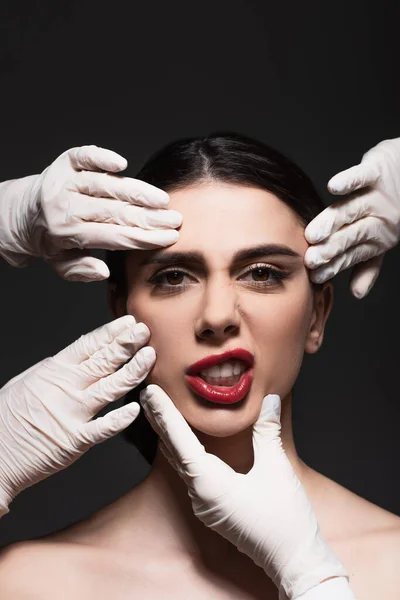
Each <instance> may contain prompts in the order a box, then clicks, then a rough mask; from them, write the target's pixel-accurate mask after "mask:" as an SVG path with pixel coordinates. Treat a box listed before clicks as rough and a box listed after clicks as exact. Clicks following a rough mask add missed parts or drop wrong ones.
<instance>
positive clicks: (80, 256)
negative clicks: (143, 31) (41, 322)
mask: <svg viewBox="0 0 400 600" xmlns="http://www.w3.org/2000/svg"><path fill="white" fill-rule="evenodd" d="M126 167H127V161H126V160H125V158H123V157H122V156H120V155H119V154H116V153H115V152H112V151H111V150H106V149H104V148H98V147H97V146H82V147H80V148H71V149H70V150H67V151H66V152H64V153H63V154H61V155H60V156H59V157H58V158H57V159H56V160H55V161H54V162H53V163H52V164H51V165H50V166H49V167H48V168H47V169H45V171H43V173H42V174H41V175H32V176H30V177H25V178H23V179H16V180H12V181H5V182H3V183H1V184H0V256H3V258H5V260H7V261H8V262H9V263H10V264H11V265H14V266H24V265H25V264H26V263H27V261H28V258H29V256H38V257H42V258H44V259H45V260H46V262H48V263H49V264H50V265H51V266H52V267H53V268H54V269H55V271H56V272H57V273H58V274H59V275H60V276H61V277H63V278H64V279H69V280H71V281H98V280H100V279H106V278H107V277H108V276H109V274H110V273H109V270H108V267H107V265H106V264H105V262H103V261H102V260H100V259H98V258H94V257H93V256H91V254H90V251H89V249H90V248H102V249H105V250H131V249H143V250H147V249H153V248H157V247H165V246H169V245H170V244H173V243H175V242H176V241H177V240H178V237H179V234H178V232H177V231H175V230H174V229H173V228H175V227H179V225H180V224H181V223H182V217H181V215H180V213H178V212H177V211H173V210H166V207H167V205H168V202H169V196H168V194H167V193H166V192H164V191H163V190H161V189H159V188H157V187H155V186H153V185H150V184H148V183H145V182H144V181H140V180H138V179H131V178H130V177H122V176H118V175H114V174H113V173H117V172H119V171H123V170H124V169H126ZM103 171H109V173H105V172H103Z"/></svg>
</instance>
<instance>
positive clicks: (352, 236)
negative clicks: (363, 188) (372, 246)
mask: <svg viewBox="0 0 400 600" xmlns="http://www.w3.org/2000/svg"><path fill="white" fill-rule="evenodd" d="M383 226H384V225H383V222H382V221H381V220H380V219H377V218H376V217H364V218H363V219H359V220H358V221H355V222H354V223H350V225H344V226H343V227H342V228H341V229H339V231H336V233H333V234H332V235H331V236H330V237H329V239H328V240H326V241H325V242H323V243H321V244H317V245H314V246H310V247H309V248H307V251H306V253H305V255H304V263H305V265H306V266H307V267H308V268H309V269H316V268H317V267H320V266H321V265H324V264H326V263H328V262H329V261H331V260H332V259H333V258H334V257H335V256H338V255H339V254H343V252H345V251H346V250H347V249H348V248H350V247H352V246H356V245H358V244H361V243H362V242H367V241H368V240H370V239H372V240H375V239H381V237H382V236H381V235H380V230H381V229H382V228H383Z"/></svg>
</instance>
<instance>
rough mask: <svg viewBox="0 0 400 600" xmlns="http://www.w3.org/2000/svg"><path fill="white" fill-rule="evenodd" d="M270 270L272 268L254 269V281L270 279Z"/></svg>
mask: <svg viewBox="0 0 400 600" xmlns="http://www.w3.org/2000/svg"><path fill="white" fill-rule="evenodd" d="M269 271H270V269H266V268H260V267H258V268H257V269H253V271H252V275H253V279H254V281H268V279H269V275H270V274H269Z"/></svg>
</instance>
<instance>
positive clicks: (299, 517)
mask: <svg viewBox="0 0 400 600" xmlns="http://www.w3.org/2000/svg"><path fill="white" fill-rule="evenodd" d="M140 399H141V405H142V407H143V410H144V411H145V414H146V416H147V418H148V420H149V422H150V423H151V425H152V427H153V429H154V430H155V431H156V433H157V434H158V435H159V436H160V442H159V444H160V445H159V447H160V450H161V451H162V452H163V454H164V455H165V457H166V458H167V460H168V461H169V463H170V464H171V466H172V467H173V468H174V469H175V470H176V471H177V472H178V474H179V475H180V476H181V477H182V479H183V480H184V481H185V483H186V485H187V487H188V493H189V496H190V498H191V501H192V507H193V511H194V514H195V515H196V516H197V517H198V518H199V519H200V520H201V521H202V522H203V523H204V524H205V525H206V526H207V527H210V528H211V529H213V530H214V531H216V532H217V533H219V534H220V535H222V536H223V537H224V538H226V539H227V540H229V541H230V542H231V543H232V544H234V545H235V546H236V547H237V548H238V550H240V552H243V553H245V554H247V555H248V556H249V557H250V558H251V559H252V560H253V561H254V562H255V563H256V564H257V565H258V566H259V567H261V568H262V569H263V570H264V571H265V573H266V574H267V575H268V576H269V577H270V578H271V579H272V580H273V582H274V583H275V585H276V586H277V587H278V588H279V590H280V595H279V597H280V598H286V597H287V598H289V599H290V600H292V599H294V598H298V597H299V596H300V595H301V594H304V596H301V600H308V599H311V598H315V600H316V599H317V598H324V599H327V598H331V597H334V598H335V600H341V599H342V598H343V599H344V598H346V599H347V598H348V599H349V600H350V599H354V595H353V594H352V592H351V590H350V588H349V584H348V574H347V571H346V570H345V568H344V567H343V565H342V563H341V562H340V560H339V559H338V557H337V556H336V555H335V553H334V552H333V550H332V549H331V548H330V547H329V546H328V545H327V544H326V542H325V541H324V539H323V537H322V534H321V533H320V531H319V528H318V523H317V520H316V517H315V515H314V511H313V508H312V506H311V503H310V501H309V500H308V497H307V495H306V493H305V490H304V488H303V486H302V484H301V482H300V481H299V479H298V478H297V476H296V474H295V473H294V471H293V468H292V466H291V464H290V461H289V459H288V458H287V456H286V454H285V451H284V450H283V448H282V440H281V436H280V429H281V425H280V410H281V402H280V398H279V396H276V395H273V394H270V395H269V396H266V397H265V398H264V401H263V406H262V409H261V412H260V416H259V418H258V420H257V422H256V423H255V424H254V427H253V449H254V465H253V467H252V469H251V470H250V471H249V472H248V473H247V474H242V473H236V472H235V471H234V470H233V469H232V468H231V467H229V466H228V465H227V464H226V463H225V462H223V461H222V460H220V459H219V458H218V457H217V456H215V455H213V454H209V453H207V452H206V450H205V448H204V446H203V445H202V444H200V442H199V440H198V439H197V437H196V436H195V434H194V433H193V431H192V430H191V428H190V427H189V425H188V423H187V422H186V421H185V419H184V417H183V416H182V414H181V413H180V412H179V411H178V409H177V408H176V407H175V405H174V404H173V402H172V400H171V399H170V398H169V396H168V395H167V394H166V393H165V392H164V391H163V390H162V389H161V388H160V387H159V386H157V385H149V386H147V387H146V388H145V390H143V391H142V392H141V395H140ZM330 577H335V578H340V581H335V579H331V580H329V581H326V582H325V583H321V582H322V581H324V580H325V579H328V578H330ZM343 578H344V579H343ZM332 585H334V586H335V588H336V595H335V596H333V595H329V588H331V587H332ZM316 587H318V588H319V587H321V590H320V591H321V595H318V594H317V592H316V589H315V588H316ZM340 588H341V591H340ZM285 594H286V596H285ZM307 594H310V595H307Z"/></svg>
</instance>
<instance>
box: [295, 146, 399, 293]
mask: <svg viewBox="0 0 400 600" xmlns="http://www.w3.org/2000/svg"><path fill="white" fill-rule="evenodd" d="M328 189H329V191H330V192H331V193H332V194H339V195H346V194H350V196H349V197H347V198H344V199H342V200H340V201H339V202H335V203H334V204H332V205H331V206H329V207H328V208H326V209H325V210H324V211H323V212H321V213H320V214H319V215H317V217H315V219H313V220H312V221H311V223H309V224H308V226H307V227H306V230H305V237H306V240H307V241H308V242H309V243H310V244H315V245H314V246H311V247H310V248H308V249H307V252H306V254H305V264H306V266H307V267H308V268H309V269H315V270H314V271H312V272H311V273H310V277H311V279H312V281H314V282H315V283H323V282H324V281H326V280H328V279H331V278H332V277H334V275H336V274H337V273H339V271H342V270H343V269H347V268H348V267H352V266H353V265H357V266H356V267H355V268H354V269H353V271H352V274H351V283H350V289H351V292H352V293H353V295H354V296H356V297H357V298H362V297H364V296H366V295H367V294H368V292H369V291H370V289H371V288H372V286H373V285H374V283H375V281H376V279H377V277H378V275H379V272H380V270H381V266H382V261H383V258H384V255H385V253H386V252H387V251H388V250H389V249H390V248H393V246H396V244H397V243H398V242H399V239H400V138H396V139H393V140H385V141H383V142H380V143H379V144H378V145H377V146H375V147H374V148H372V149H371V150H369V151H368V152H367V153H366V154H364V156H363V158H362V161H361V163H360V164H359V165H356V166H355V167H351V168H350V169H347V170H346V171H342V172H340V173H338V174H337V175H335V176H334V177H332V179H330V181H329V182H328ZM357 263H358V264H357Z"/></svg>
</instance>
